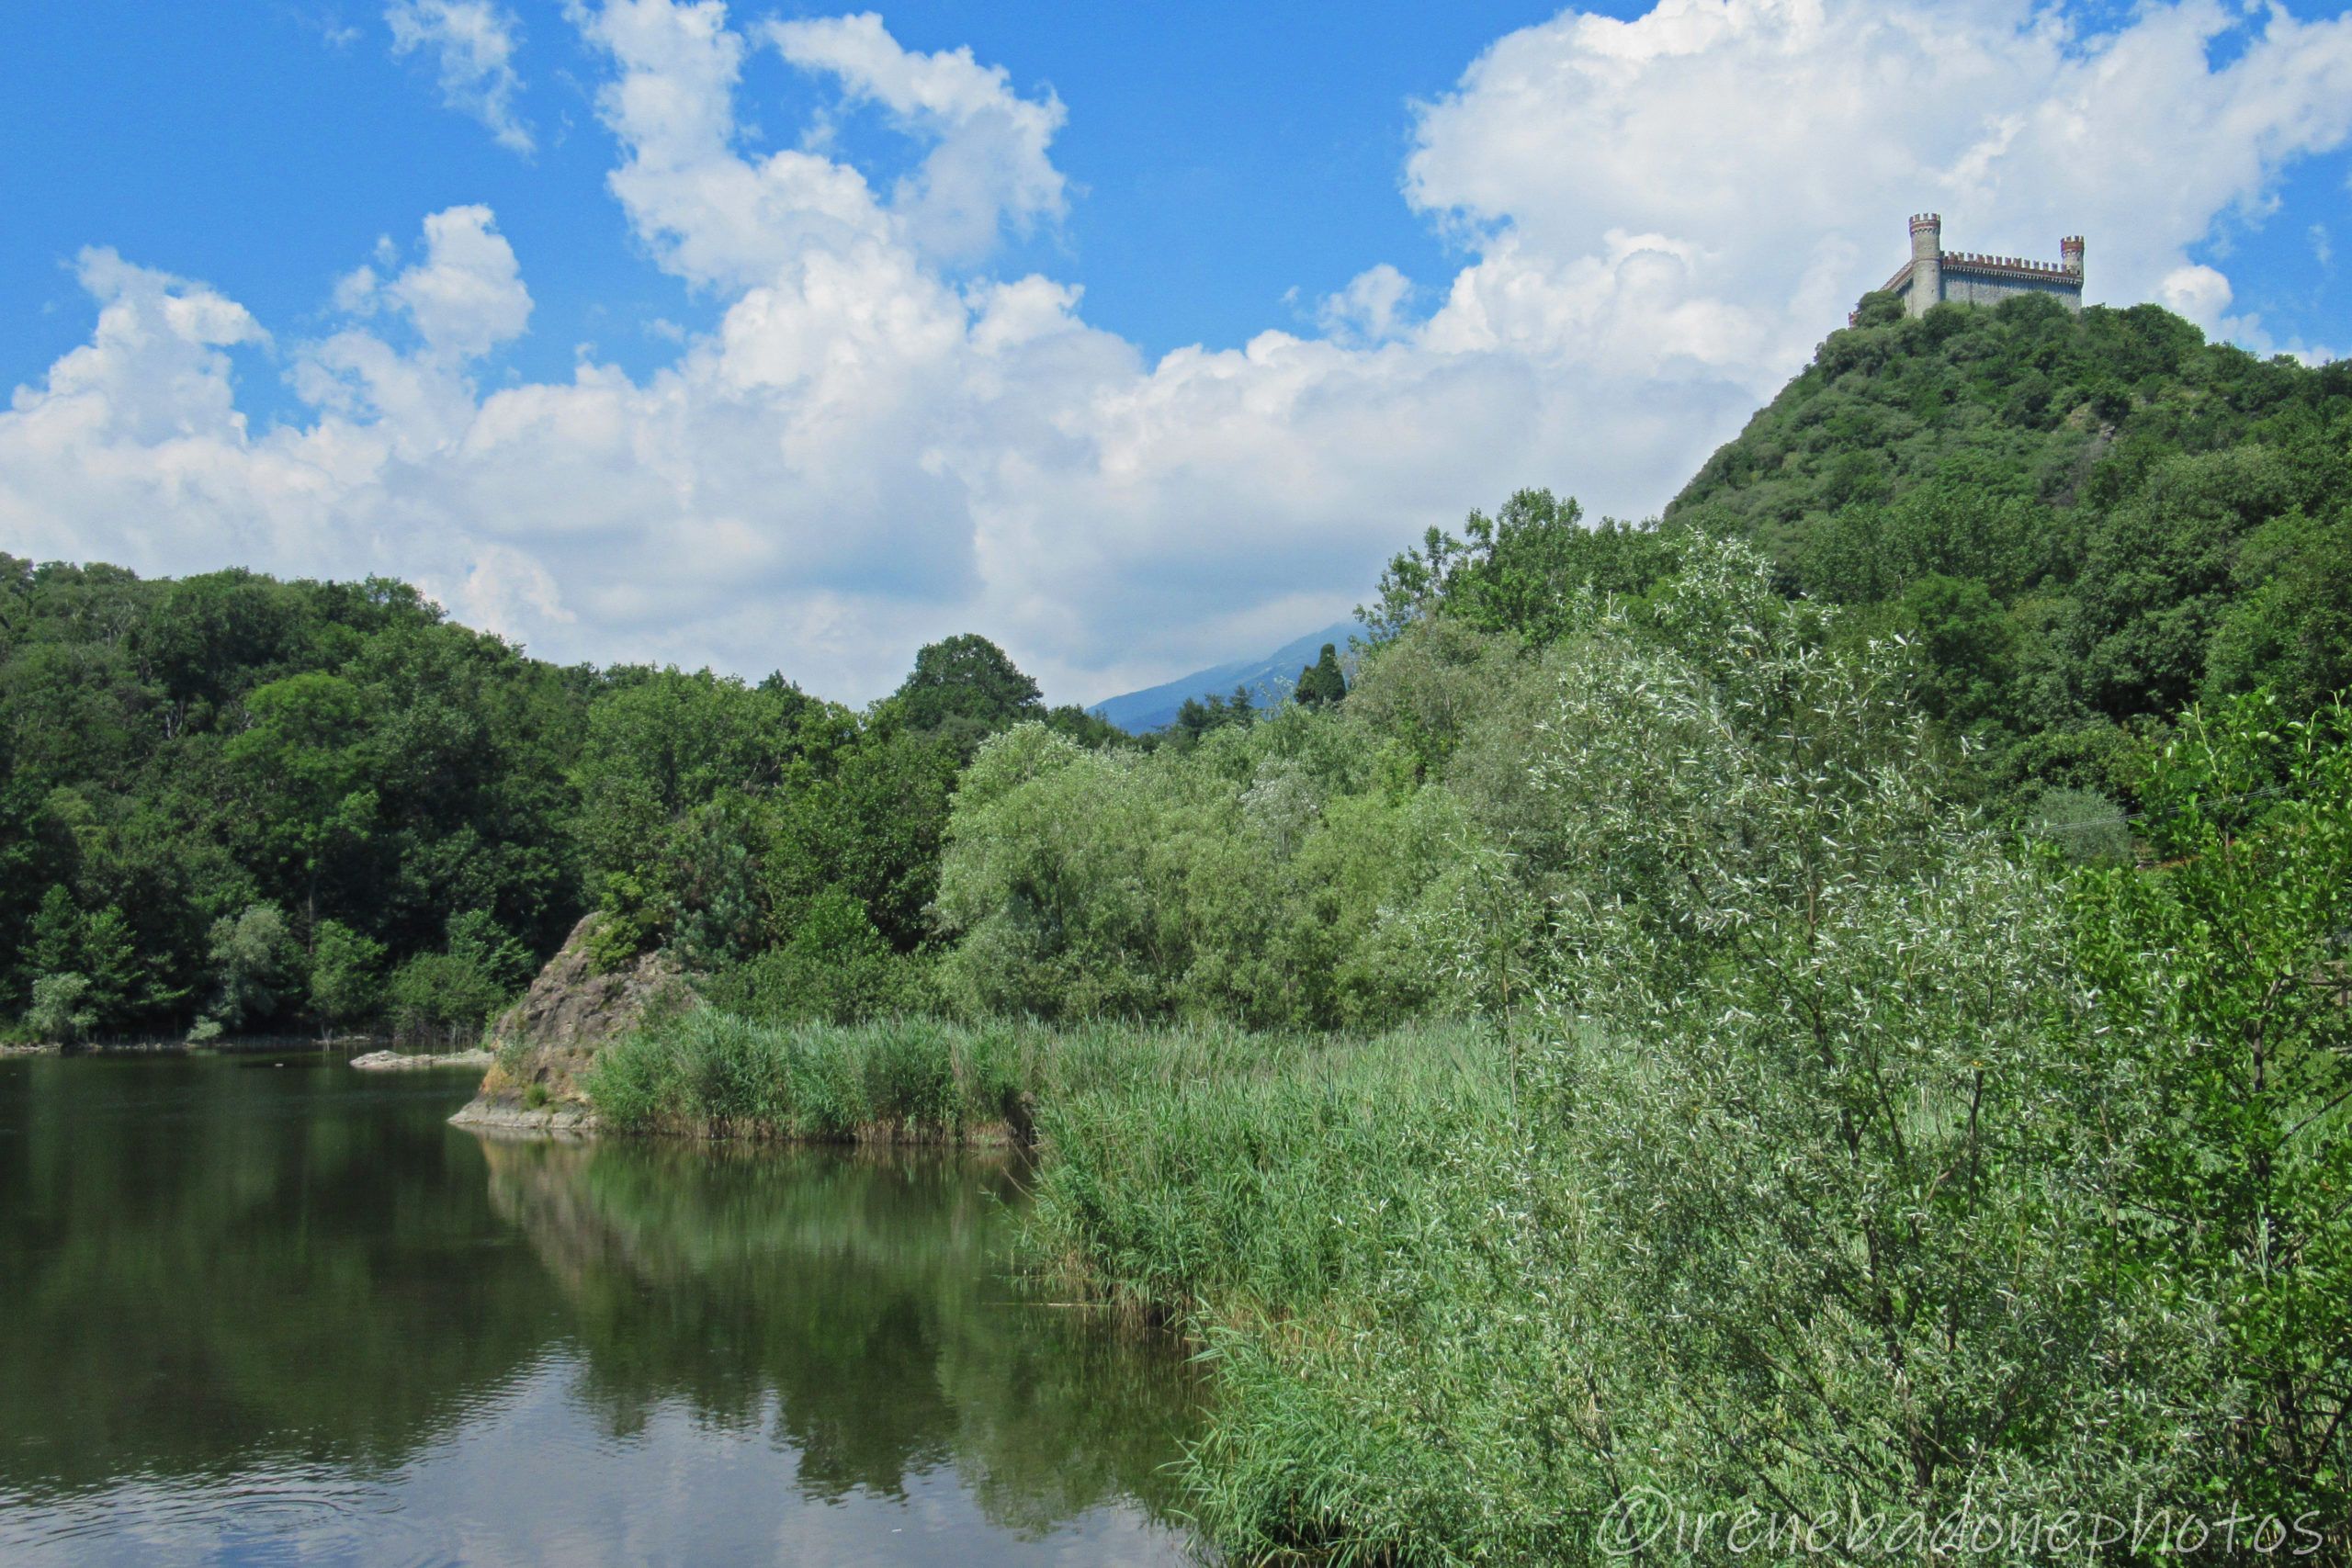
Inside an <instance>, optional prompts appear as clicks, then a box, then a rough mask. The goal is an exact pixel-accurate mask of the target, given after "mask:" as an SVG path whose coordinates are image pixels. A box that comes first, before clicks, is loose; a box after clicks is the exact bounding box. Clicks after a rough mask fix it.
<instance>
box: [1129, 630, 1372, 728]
mask: <svg viewBox="0 0 2352 1568" xmlns="http://www.w3.org/2000/svg"><path fill="white" fill-rule="evenodd" d="M1362 630H1363V628H1361V627H1360V626H1357V625H1356V623H1355V622H1353V621H1336V622H1334V623H1332V624H1331V625H1330V626H1325V627H1324V628H1323V629H1322V630H1321V631H1319V632H1309V633H1307V634H1306V636H1305V637H1300V638H1298V639H1297V640H1296V641H1295V642H1286V643H1284V644H1283V646H1282V647H1280V648H1278V649H1274V651H1273V652H1272V653H1269V654H1267V655H1266V656H1265V657H1264V658H1262V659H1244V660H1237V661H1235V662H1234V663H1231V664H1219V665H1215V666H1213V667H1211V668H1210V669H1207V670H1195V671H1193V673H1191V674H1190V675H1182V676H1179V677H1178V678H1177V679H1175V680H1173V681H1170V682H1166V683H1165V684H1163V685H1158V686H1147V687H1145V688H1144V689H1143V690H1142V691H1140V692H1128V693H1125V694H1122V695H1119V696H1115V697H1108V698H1105V699H1104V700H1103V701H1102V702H1099V703H1097V704H1095V705H1093V706H1092V707H1091V708H1089V709H1087V710H1086V711H1087V712H1089V713H1091V714H1093V715H1095V716H1097V717H1100V718H1105V719H1108V720H1110V721H1111V722H1112V723H1113V724H1115V725H1117V726H1118V727H1119V728H1121V729H1124V730H1126V731H1127V732H1128V733H1130V734H1134V735H1143V734H1147V733H1148V732H1149V731H1152V730H1155V729H1165V728H1168V727H1169V726H1170V725H1171V724H1173V723H1175V722H1176V713H1177V710H1178V709H1179V708H1182V706H1183V705H1184V704H1185V701H1186V700H1187V699H1188V698H1195V697H1209V696H1219V697H1229V696H1231V695H1232V694H1233V693H1234V691H1235V689H1236V688H1239V689H1242V690H1246V691H1247V692H1248V693H1249V694H1250V700H1251V701H1252V702H1254V703H1256V704H1257V705H1259V706H1261V707H1272V706H1274V705H1277V704H1279V703H1281V702H1283V700H1284V699H1285V698H1287V697H1288V696H1289V695H1290V692H1291V688H1292V687H1293V686H1295V685H1296V684H1297V683H1298V672H1299V671H1300V670H1302V669H1304V668H1305V667H1306V666H1307V665H1309V664H1312V663H1314V662H1315V659H1316V656H1317V654H1319V653H1321V652H1322V651H1323V645H1324V644H1325V643H1327V642H1328V643H1333V644H1336V645H1337V646H1338V647H1339V649H1340V652H1341V653H1342V654H1343V655H1344V654H1345V653H1346V651H1347V647H1348V639H1349V638H1350V637H1358V636H1361V635H1362Z"/></svg>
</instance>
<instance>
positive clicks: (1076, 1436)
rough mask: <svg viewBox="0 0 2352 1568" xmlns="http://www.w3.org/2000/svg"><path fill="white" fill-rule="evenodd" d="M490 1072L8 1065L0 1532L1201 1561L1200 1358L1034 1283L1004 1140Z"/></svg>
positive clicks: (26, 1553) (337, 1554)
mask: <svg viewBox="0 0 2352 1568" xmlns="http://www.w3.org/2000/svg"><path fill="white" fill-rule="evenodd" d="M281 1061H282V1062H284V1063H285V1065H283V1066H279V1065H277V1064H278V1063H279V1062H281ZM470 1089H471V1079H470V1078H469V1077H465V1076H462V1075H457V1076H453V1075H449V1074H446V1073H431V1074H424V1075H391V1076H382V1075H371V1074H365V1073H356V1072H353V1071H351V1070H350V1069H349V1068H348V1067H345V1066H342V1065H341V1064H340V1063H339V1062H336V1063H329V1062H322V1061H318V1060H316V1059H304V1058H299V1057H288V1058H279V1057H269V1056H261V1057H218V1058H208V1059H188V1060H175V1059H170V1058H164V1059H156V1058H95V1059H94V1058H76V1059H72V1060H64V1061H60V1060H55V1059H35V1060H31V1061H14V1062H0V1562H6V1563H11V1564H14V1563H17V1562H28V1563H51V1562H56V1563H65V1562H72V1563H76V1564H79V1563H107V1562H223V1563H280V1562H285V1563H297V1562H364V1563H379V1562H481V1563H508V1562H512V1563H532V1562H560V1563H565V1564H572V1563H596V1562H697V1563H700V1562H794V1563H938V1562H954V1563H956V1564H958V1565H962V1568H988V1565H991V1564H998V1563H1008V1564H1009V1563H1028V1562H1073V1563H1076V1562H1085V1563H1095V1562H1128V1563H1145V1562H1182V1561H1185V1560H1186V1553H1185V1545H1184V1540H1183V1537H1182V1535H1181V1533H1179V1531H1178V1530H1177V1529H1176V1528H1175V1527H1174V1526H1173V1525H1171V1524H1170V1523H1167V1522H1164V1521H1166V1520H1167V1519H1169V1517H1170V1513H1169V1509H1170V1505H1171V1503H1172V1501H1173V1499H1172V1497H1171V1495H1170V1486H1169V1483H1168V1478H1167V1474H1166V1472H1165V1469H1164V1467H1165V1466H1166V1465H1167V1463H1168V1462H1169V1461H1170V1460H1171V1459H1173V1458H1174V1457H1175V1455H1176V1453H1177V1451H1178V1449H1179V1446H1180V1445H1181V1443H1182V1440H1183V1438H1185V1436H1186V1435H1187V1434H1188V1432H1189V1431H1190V1425H1189V1421H1190V1413H1191V1410H1192V1408H1193V1397H1194V1392H1195V1391H1194V1389H1193V1384H1192V1383H1191V1382H1190V1380H1189V1378H1188V1375H1187V1371H1186V1369H1185V1367H1184V1364H1183V1362H1182V1359H1181V1358H1180V1357H1179V1356H1177V1355H1175V1354H1174V1353H1172V1351H1171V1350H1170V1348H1169V1347H1167V1346H1165V1345H1164V1344H1158V1343H1151V1342H1144V1343H1138V1342H1136V1341H1135V1340H1134V1339H1132V1338H1125V1337H1117V1336H1114V1335H1110V1334H1106V1333H1104V1332H1103V1331H1102V1330H1101V1329H1100V1328H1099V1326H1098V1325H1094V1324H1092V1323H1091V1321H1090V1320H1089V1314H1085V1313H1083V1312H1078V1311H1071V1310H1068V1309H1064V1308H1057V1307H1054V1306H1051V1305H1048V1304H1046V1303H1043V1302H1042V1301H1041V1300H1039V1299H1038V1298H1037V1297H1035V1295H1034V1294H1033V1293H1029V1292H1024V1291H1023V1289H1022V1288H1020V1287H1019V1286H1017V1285H1016V1284H1015V1283H1013V1282H1012V1281H1010V1280H1008V1279H1007V1278H1006V1276H1005V1273H1004V1258H1005V1251H1006V1247H1007V1242H1008V1228H1009V1224H1010V1222H1011V1216H1010V1214H1009V1212H1008V1207H1007V1206H1008V1205H1009V1204H1017V1203H1018V1201H1019V1191H1018V1188H1017V1185H1016V1183H1015V1180H1014V1173H1013V1172H1012V1170H1010V1169H1008V1168H1007V1167H1006V1166H1004V1165H1003V1164H1002V1163H1001V1162H996V1161H991V1160H989V1159H986V1158H981V1157H972V1156H964V1157H959V1156H937V1155H933V1156H920V1157H906V1156H900V1157H895V1158H876V1157H874V1156H857V1155H854V1154H844V1153H835V1152H831V1151H783V1152H776V1151H769V1152H756V1153H754V1152H743V1151H733V1152H729V1151H718V1152H713V1151H711V1150H708V1149H703V1148H688V1147H676V1146H669V1145H639V1144H629V1143H615V1144H609V1145H564V1144H549V1143H526V1142H501V1141H485V1140H484V1139H482V1138H481V1137H479V1136H477V1135H475V1134H469V1133H465V1132H460V1131H458V1130H457V1129H455V1128H451V1127H448V1126H447V1125H445V1124H444V1120H443V1119H444V1118H446V1117H447V1115H448V1114H449V1112H450V1111H453V1110H455V1109H456V1108H457V1107H458V1105H459V1104H460V1103H462V1102H463V1101H464V1100H465V1099H466V1097H467V1095H468V1093H469V1090H470Z"/></svg>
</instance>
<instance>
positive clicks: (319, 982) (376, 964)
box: [311, 920, 384, 1029]
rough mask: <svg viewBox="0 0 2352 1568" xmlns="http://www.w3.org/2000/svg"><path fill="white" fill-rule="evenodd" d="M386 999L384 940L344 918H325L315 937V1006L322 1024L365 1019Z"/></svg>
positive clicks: (328, 1025)
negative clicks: (373, 937) (355, 927)
mask: <svg viewBox="0 0 2352 1568" xmlns="http://www.w3.org/2000/svg"><path fill="white" fill-rule="evenodd" d="M383 1000H384V944H383V943H381V942H375V941H371V940H370V939H368V938H367V937H364V936H361V935H360V934H359V933H358V932H356V931H353V930H352V929H351V928H350V927H349V926H346V925H345V924H344V923H343V922H342V921H340V920H321V921H320V922H319V929H318V930H317V931H315V932H313V933H312V934H311V1012H312V1013H314V1014H316V1015H317V1017H318V1020H319V1023H320V1026H321V1028H322V1029H334V1028H337V1027H347V1026H349V1025H351V1024H354V1023H358V1022H361V1021H365V1020H367V1019H368V1018H371V1017H373V1016H374V1015H375V1013H376V1010H378V1009H379V1008H380V1007H381V1006H382V1005H383Z"/></svg>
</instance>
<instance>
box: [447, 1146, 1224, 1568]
mask: <svg viewBox="0 0 2352 1568" xmlns="http://www.w3.org/2000/svg"><path fill="white" fill-rule="evenodd" d="M483 1153H484V1156H485V1157H486V1158H487V1160H488V1162H489V1165H490V1191H491V1201H492V1204H493V1205H494V1206H495V1207H496V1209H497V1210H498V1212H499V1213H502V1214H504V1215H507V1216H509V1217H511V1218H513V1219H514V1220H515V1222H516V1223H517V1224H519V1225H520V1226H521V1228H522V1230H523V1233H524V1234H525V1235H527V1236H528V1237H529V1238H530V1240H531V1243H532V1245H533V1247H535V1248H536V1249H537V1252H538V1254H539V1256H540V1257H541V1258H542V1259H544V1260H545V1262H546V1263H547V1265H548V1271H549V1272H550V1273H551V1274H553V1275H554V1276H555V1277H556V1278H557V1279H559V1280H562V1281H563V1284H564V1288H565V1290H566V1292H568V1293H569V1295H570V1296H571V1301H572V1304H573V1322H572V1328H573V1333H574V1335H575V1336H576V1337H577V1339H578V1341H579V1344H580V1347H581V1349H582V1354H583V1358H584V1362H585V1366H584V1371H583V1374H582V1377H581V1379H580V1382H579V1385H578V1388H577V1391H576V1392H577V1394H578V1396H579V1397H580V1398H581V1399H582V1401H583V1402H584V1403H586V1404H589V1405H590V1406H592V1407H593V1408H594V1410H595V1412H596V1413H597V1416H598V1417H599V1418H600V1419H601V1420H602V1421H603V1422H605V1425H606V1427H607V1429H608V1430H609V1431H610V1432H612V1433H613V1434H614V1435H616V1436H624V1437H625V1436H628V1435H630V1434H633V1433H636V1432H639V1431H640V1430H642V1429H643V1427H644V1426H645V1424H646V1422H647V1420H648V1419H649V1417H650V1415H651V1414H652V1413H653V1412H655V1411H656V1410H658V1409H660V1408H661V1407H662V1406H663V1405H665V1404H670V1403H672V1402H673V1401H679V1400H683V1401H684V1402H685V1404H687V1405H688V1407H689V1408H691V1409H692V1410H693V1411H694V1413H695V1416H696V1417H697V1418H698V1419H700V1420H701V1421H703V1422H705V1423H707V1424H708V1425H710V1426H712V1427H716V1428H718V1429H722V1430H731V1431H735V1432H739V1433H752V1432H762V1431H764V1432H765V1433H766V1435H767V1437H768V1438H769V1439H770V1440H771V1441H772V1442H773V1443H775V1445H776V1446H778V1447H779V1448H784V1449H788V1450H792V1451H793V1452H794V1453H795V1454H797V1470H796V1475H795V1483H796V1484H797V1487H798V1489H799V1491H800V1492H801V1494H802V1495H804V1496H806V1497H809V1498H810V1499H813V1500H818V1501H832V1500H837V1499H840V1498H842V1497H843V1496H845V1495H848V1494H851V1493H853V1492H861V1491H862V1492H865V1493H867V1494H871V1495H876V1496H882V1497H892V1498H897V1497H903V1496H905V1495H906V1491H907V1483H908V1481H909V1478H910V1477H912V1476H921V1475H923V1474H926V1473H928V1472H932V1471H934V1470H936V1469H938V1468H940V1467H942V1466H953V1468H954V1469H955V1471H956V1473H957V1474H958V1475H959V1476H960V1477H961V1478H962V1480H963V1482H964V1483H966V1484H967V1486H968V1487H969V1488H970V1489H971V1491H972V1494H973V1495H974V1498H975V1500H976V1501H977V1503H978V1506H979V1507H980V1509H981V1511H982V1512H983V1514H984V1515H985V1516H986V1517H987V1518H988V1519H989V1521H990V1522H992V1523H994V1524H997V1525H999V1526H1001V1527H1004V1528H1006V1529H1012V1530H1014V1531H1016V1532H1019V1533H1022V1534H1023V1535H1030V1536H1035V1535H1038V1534H1042V1533H1044V1532H1045V1531H1046V1530H1048V1529H1051V1528H1052V1527H1053V1526H1054V1525H1055V1524H1056V1523H1057V1522H1058V1521H1060V1520H1064V1519H1067V1518H1069V1517H1072V1516H1073V1515H1075V1514H1079V1513H1081V1512H1084V1511H1085V1510H1087V1509H1089V1508H1092V1507H1096V1506H1101V1505H1103V1504H1104V1503H1107V1502H1111V1501H1114V1500H1116V1499H1119V1498H1122V1497H1125V1498H1133V1499H1136V1500H1138V1501H1141V1502H1143V1503H1145V1504H1146V1505H1148V1506H1155V1507H1159V1508H1164V1507H1166V1506H1168V1505H1169V1503H1170V1501H1171V1500H1172V1499H1171V1497H1170V1493H1169V1489H1168V1474H1167V1472H1166V1469H1165V1466H1166V1463H1167V1461H1168V1460H1169V1459H1170V1457H1171V1456H1172V1455H1173V1454H1174V1453H1175V1452H1176V1450H1177V1448H1178V1446H1179V1444H1180V1443H1181V1441H1182V1437H1183V1434H1184V1432H1185V1429H1186V1423H1187V1417H1188V1413H1189V1411H1190V1408H1191V1404H1192V1398H1193V1392H1194V1391H1193V1385H1192V1382H1191V1380H1190V1378H1189V1377H1188V1375H1187V1369H1186V1367H1185V1364H1184V1363H1183V1362H1182V1359H1180V1358H1178V1357H1176V1356H1175V1355H1173V1354H1171V1353H1170V1347H1169V1346H1167V1345H1166V1344H1164V1343H1159V1342H1153V1341H1138V1340H1136V1339H1135V1338H1133V1337H1123V1336H1120V1335H1117V1334H1114V1333H1110V1332H1106V1331H1105V1330H1104V1327H1103V1325H1098V1324H1094V1323H1091V1322H1089V1321H1087V1319H1086V1317H1085V1314H1083V1312H1082V1311H1080V1310H1077V1309H1071V1308H1069V1307H1066V1306H1062V1305H1059V1304H1057V1303H1050V1302H1047V1301H1046V1300H1044V1299H1042V1298H1040V1297H1039V1296H1038V1295H1037V1294H1036V1293H1035V1292H1027V1291H1023V1290H1022V1289H1020V1288H1019V1287H1018V1286H1017V1285H1016V1284H1015V1283H1014V1282H1013V1281H1012V1280H1009V1279H1008V1278H1007V1277H1006V1275H1005V1263H1006V1249H1007V1247H1008V1245H1009V1242H1010V1229H1011V1224H1010V1219H1009V1215H1008V1212H1007V1211H1008V1205H1009V1204H1010V1203H1012V1202H1017V1201H1018V1198H1019V1192H1018V1187H1017V1182H1016V1171H1015V1170H1014V1168H1012V1166H1011V1165H1010V1164H1009V1163H1008V1162H1007V1161H1006V1160H1005V1159H1004V1158H1002V1157H993V1156H943V1155H940V1154H937V1153H934V1152H928V1151H925V1152H918V1153H911V1154H910V1153H897V1154H892V1153H880V1154H860V1153H856V1152H851V1151H838V1150H831V1149H797V1150H782V1151H756V1150H755V1151H743V1150H729V1149H717V1150H711V1149H702V1148H688V1147H679V1146H676V1145H645V1144H605V1145H577V1144H571V1145H567V1144H551V1143H545V1142H528V1143H516V1142H505V1141H489V1142H486V1143H485V1145H484V1148H483Z"/></svg>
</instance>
